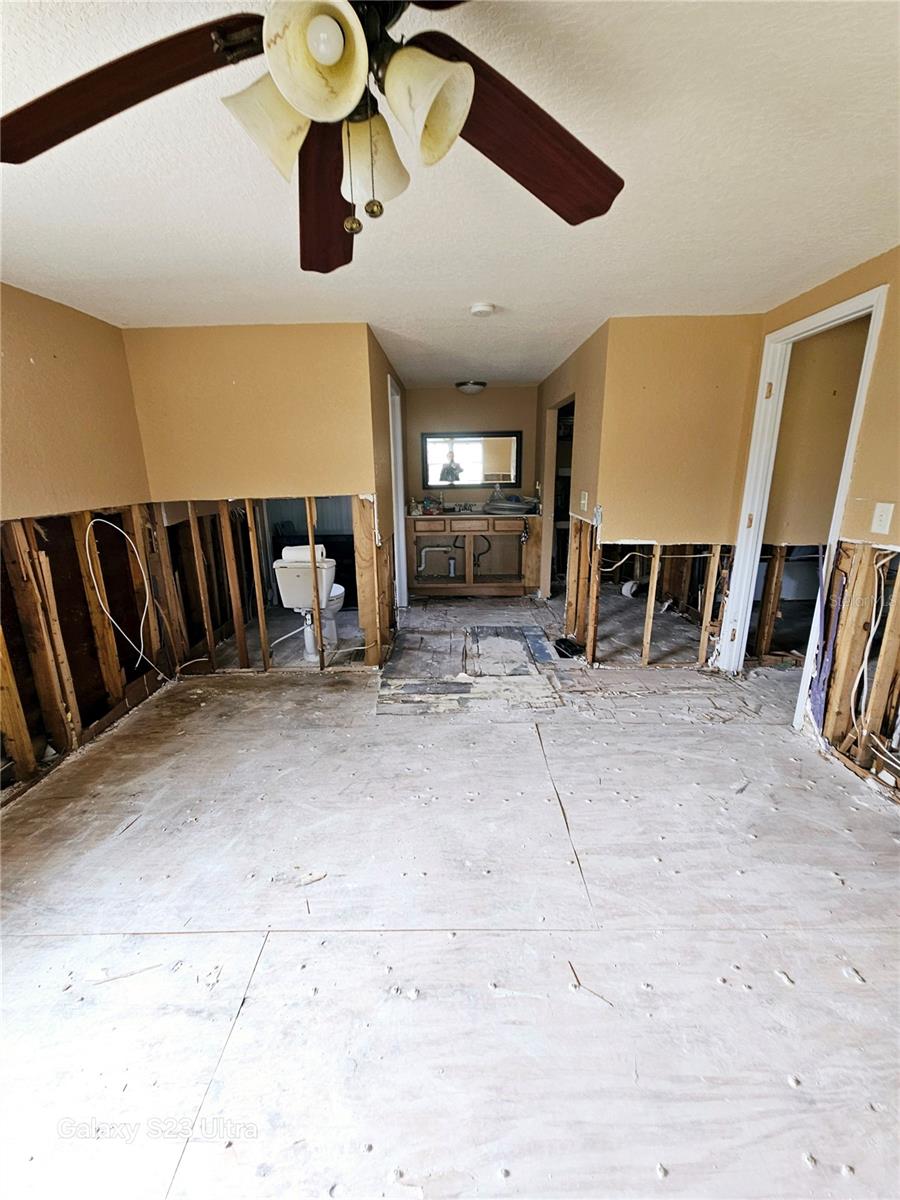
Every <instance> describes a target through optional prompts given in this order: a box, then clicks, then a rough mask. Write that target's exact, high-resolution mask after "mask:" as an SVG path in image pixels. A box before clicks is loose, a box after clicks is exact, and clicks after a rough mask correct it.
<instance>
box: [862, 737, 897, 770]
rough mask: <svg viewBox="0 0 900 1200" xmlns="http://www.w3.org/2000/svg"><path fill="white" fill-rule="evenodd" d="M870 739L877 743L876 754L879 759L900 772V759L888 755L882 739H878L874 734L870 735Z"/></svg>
mask: <svg viewBox="0 0 900 1200" xmlns="http://www.w3.org/2000/svg"><path fill="white" fill-rule="evenodd" d="M869 737H870V738H871V740H872V741H873V742H874V743H875V746H876V750H875V754H876V755H877V757H878V758H881V759H884V761H885V762H886V763H890V764H891V766H892V767H895V768H896V769H897V770H898V771H900V759H896V758H894V756H893V755H892V754H890V753H888V751H887V750H886V749H885V746H884V742H883V741H882V740H881V738H880V737H876V736H875V734H874V733H872V734H870V735H869Z"/></svg>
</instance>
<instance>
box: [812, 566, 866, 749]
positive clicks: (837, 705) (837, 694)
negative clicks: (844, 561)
mask: <svg viewBox="0 0 900 1200" xmlns="http://www.w3.org/2000/svg"><path fill="white" fill-rule="evenodd" d="M874 588H875V549H874V547H873V546H869V545H864V544H859V545H857V546H855V547H854V548H853V558H852V561H851V564H850V572H849V575H848V578H847V589H846V591H845V592H844V598H843V603H842V606H841V617H840V621H839V623H838V631H837V640H836V641H835V646H834V665H833V667H832V671H831V679H830V681H829V685H828V698H827V701H826V706H825V720H824V723H823V727H822V733H823V735H824V736H825V738H826V739H827V740H828V741H829V742H831V743H832V745H836V746H840V743H841V742H842V741H843V739H844V737H845V736H846V734H847V732H848V730H849V728H850V725H851V724H852V716H851V694H852V691H853V684H854V681H855V679H856V673H857V672H858V670H859V667H860V663H861V662H862V657H863V654H864V653H865V647H866V643H867V641H868V637H869V618H870V617H871V612H872V597H873V595H874Z"/></svg>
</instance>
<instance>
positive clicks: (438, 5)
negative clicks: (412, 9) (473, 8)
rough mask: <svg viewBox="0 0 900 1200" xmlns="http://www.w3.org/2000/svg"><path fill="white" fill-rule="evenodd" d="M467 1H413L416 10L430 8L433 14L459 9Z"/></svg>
mask: <svg viewBox="0 0 900 1200" xmlns="http://www.w3.org/2000/svg"><path fill="white" fill-rule="evenodd" d="M465 2H466V0H413V4H414V5H415V6H416V8H429V9H431V11H432V12H440V11H441V9H442V8H458V7H459V6H460V4H465Z"/></svg>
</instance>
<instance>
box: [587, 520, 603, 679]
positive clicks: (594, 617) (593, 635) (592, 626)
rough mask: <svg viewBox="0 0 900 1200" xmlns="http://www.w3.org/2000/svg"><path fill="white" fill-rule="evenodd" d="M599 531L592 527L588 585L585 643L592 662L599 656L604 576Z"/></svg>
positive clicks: (589, 659)
mask: <svg viewBox="0 0 900 1200" xmlns="http://www.w3.org/2000/svg"><path fill="white" fill-rule="evenodd" d="M598 535H599V531H598V530H597V529H594V528H593V527H592V528H591V562H590V581H589V586H588V616H587V641H586V643H585V646H586V653H587V660H588V662H589V663H592V662H593V661H594V659H595V658H596V657H597V623H598V619H599V613H600V584H601V582H602V576H601V574H600V568H601V567H602V565H603V552H602V550H601V548H600V542H599V537H598Z"/></svg>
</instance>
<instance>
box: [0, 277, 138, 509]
mask: <svg viewBox="0 0 900 1200" xmlns="http://www.w3.org/2000/svg"><path fill="white" fill-rule="evenodd" d="M0 300H2V313H0V318H2V320H0V335H2V353H3V358H2V366H0V388H2V402H3V408H2V422H3V424H2V435H3V436H2V464H0V465H2V500H0V507H2V515H3V517H4V519H9V518H12V517H29V516H30V517H39V516H49V515H51V514H54V513H65V512H74V511H75V510H77V509H84V508H107V507H113V506H115V505H121V504H136V503H141V502H143V501H145V500H147V499H148V498H149V488H148V482H147V472H146V469H145V466H144V455H143V450H142V448H141V439H140V434H139V432H138V423H137V419H136V417H135V413H134V405H133V402H132V396H131V382H130V380H129V377H128V365H127V363H126V361H125V349H124V346H123V343H122V334H121V331H120V330H118V329H115V328H114V327H113V326H112V325H107V324H105V323H104V322H103V321H97V320H95V318H94V317H89V316H86V315H85V314H84V313H80V312H77V311H76V310H75V309H74V308H67V307H66V306H65V305H62V304H56V303H54V302H53V301H51V300H45V299H43V297H41V296H34V295H32V294H31V293H30V292H23V291H20V290H19V289H18V288H14V287H9V286H7V285H6V284H4V285H3V286H2V292H0Z"/></svg>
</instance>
